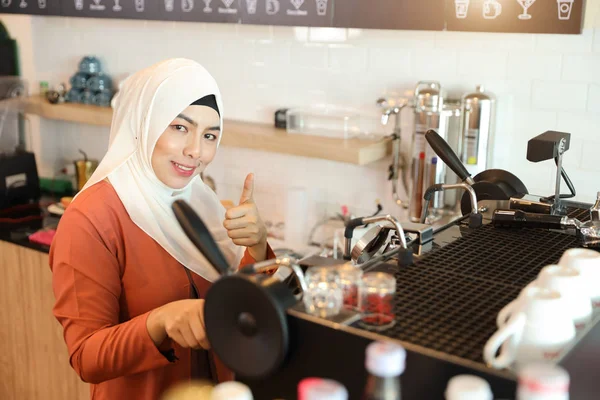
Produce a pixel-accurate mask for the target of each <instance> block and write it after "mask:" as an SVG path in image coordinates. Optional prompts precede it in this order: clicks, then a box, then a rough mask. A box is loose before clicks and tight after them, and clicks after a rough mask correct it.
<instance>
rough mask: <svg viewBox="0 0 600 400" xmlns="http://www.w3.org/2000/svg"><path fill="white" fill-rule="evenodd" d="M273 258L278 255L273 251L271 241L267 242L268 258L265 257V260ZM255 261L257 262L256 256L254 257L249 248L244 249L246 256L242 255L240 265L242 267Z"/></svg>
mask: <svg viewBox="0 0 600 400" xmlns="http://www.w3.org/2000/svg"><path fill="white" fill-rule="evenodd" d="M273 258H277V256H276V255H275V253H274V252H273V249H272V248H271V245H270V244H269V243H267V258H265V260H272V259H273ZM255 262H256V260H255V259H254V257H252V256H251V255H250V252H249V251H248V248H246V251H244V256H243V257H242V259H241V261H240V265H239V267H240V268H241V267H243V266H245V265H250V264H254V263H255Z"/></svg>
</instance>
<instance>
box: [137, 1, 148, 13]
mask: <svg viewBox="0 0 600 400" xmlns="http://www.w3.org/2000/svg"><path fill="white" fill-rule="evenodd" d="M144 8H146V4H145V0H135V11H137V12H144Z"/></svg>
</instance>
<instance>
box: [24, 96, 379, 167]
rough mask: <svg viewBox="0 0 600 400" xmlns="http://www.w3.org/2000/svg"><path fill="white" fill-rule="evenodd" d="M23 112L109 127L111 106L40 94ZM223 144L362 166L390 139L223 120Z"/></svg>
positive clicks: (377, 158)
mask: <svg viewBox="0 0 600 400" xmlns="http://www.w3.org/2000/svg"><path fill="white" fill-rule="evenodd" d="M25 112H26V113H28V114H35V115H39V116H40V117H43V118H47V119H54V120H60V121H68V122H75V123H82V124H91V125H100V126H107V127H108V126H110V123H111V120H112V109H111V108H108V107H98V106H92V105H84V104H74V103H64V104H50V103H49V102H48V101H46V100H45V99H44V98H42V97H40V96H33V97H30V98H28V99H27V100H26V103H25ZM224 125H225V126H224V129H225V135H224V136H223V141H222V142H221V143H222V144H223V145H224V146H230V147H241V148H247V149H255V150H261V151H267V152H274V153H283V154H290V155H295V156H302V157H311V158H320V159H325V160H332V161H339V162H345V163H350V164H357V165H366V164H369V163H372V162H374V161H378V160H381V159H382V158H385V157H387V156H388V155H389V154H391V140H390V139H388V138H386V139H381V140H361V139H347V140H345V139H335V138H327V137H320V136H309V135H301V134H289V133H287V132H286V131H285V130H284V129H278V128H275V127H274V126H273V125H271V124H261V123H254V122H243V121H235V120H225V124H224Z"/></svg>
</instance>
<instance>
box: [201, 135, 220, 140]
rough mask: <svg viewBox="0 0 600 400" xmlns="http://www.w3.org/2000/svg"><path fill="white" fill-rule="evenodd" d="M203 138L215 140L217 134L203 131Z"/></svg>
mask: <svg viewBox="0 0 600 400" xmlns="http://www.w3.org/2000/svg"><path fill="white" fill-rule="evenodd" d="M204 138H205V139H208V140H216V139H217V135H215V134H214V133H205V134H204Z"/></svg>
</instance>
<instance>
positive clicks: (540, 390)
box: [517, 363, 570, 400]
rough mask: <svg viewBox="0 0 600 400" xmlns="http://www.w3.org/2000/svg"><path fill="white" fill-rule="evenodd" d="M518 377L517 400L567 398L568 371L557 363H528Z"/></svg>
mask: <svg viewBox="0 0 600 400" xmlns="http://www.w3.org/2000/svg"><path fill="white" fill-rule="evenodd" d="M518 377H519V383H518V387H517V400H569V383H570V378H569V373H568V372H567V371H566V370H565V369H564V368H562V367H561V366H559V365H553V364H540V363H534V364H529V365H526V366H524V367H523V368H522V369H521V370H520V371H519V372H518Z"/></svg>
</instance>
